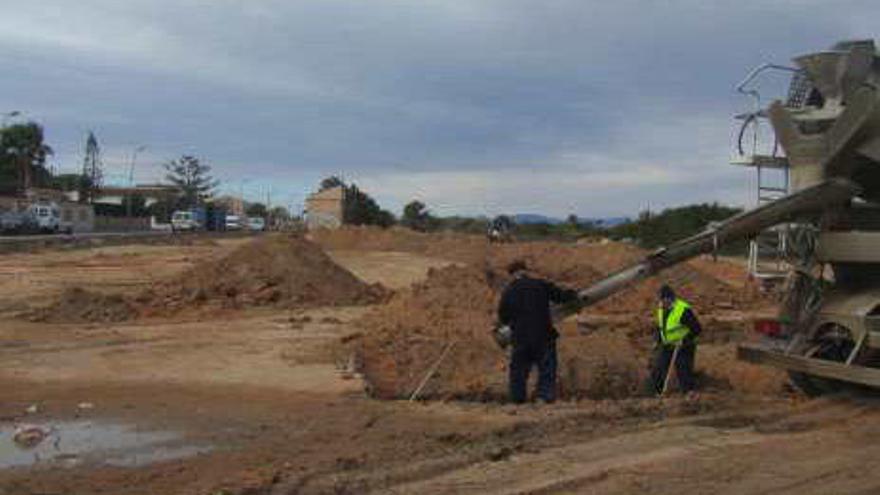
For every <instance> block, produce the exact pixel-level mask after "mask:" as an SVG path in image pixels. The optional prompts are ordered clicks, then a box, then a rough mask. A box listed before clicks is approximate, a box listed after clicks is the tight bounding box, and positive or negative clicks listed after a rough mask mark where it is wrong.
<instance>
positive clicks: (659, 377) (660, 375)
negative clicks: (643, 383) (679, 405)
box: [648, 342, 697, 394]
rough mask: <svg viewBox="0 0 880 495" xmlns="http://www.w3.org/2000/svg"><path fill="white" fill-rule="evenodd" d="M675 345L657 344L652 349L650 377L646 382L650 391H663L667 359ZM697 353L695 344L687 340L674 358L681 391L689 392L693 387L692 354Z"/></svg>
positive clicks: (667, 366)
mask: <svg viewBox="0 0 880 495" xmlns="http://www.w3.org/2000/svg"><path fill="white" fill-rule="evenodd" d="M674 351H675V346H671V345H659V346H657V348H656V349H655V350H654V359H653V365H652V367H651V378H650V383H649V384H648V385H649V387H650V388H651V392H653V393H656V394H659V393H660V392H662V391H663V382H664V381H666V372H667V371H668V370H669V361H670V360H671V359H672V353H673V352H674ZM696 353H697V345H696V344H694V343H692V342H689V343H687V344H682V346H681V349H679V351H678V358H676V360H675V374H676V377H677V378H678V386H679V388H680V389H681V391H682V392H690V391H691V390H693V389H694V387H695V386H696V384H695V383H694V356H695V355H696Z"/></svg>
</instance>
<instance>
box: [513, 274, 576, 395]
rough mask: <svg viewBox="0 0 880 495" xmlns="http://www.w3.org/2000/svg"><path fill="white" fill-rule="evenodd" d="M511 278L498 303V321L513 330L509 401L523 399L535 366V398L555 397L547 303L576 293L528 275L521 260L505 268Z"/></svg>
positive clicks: (562, 300)
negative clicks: (536, 396) (536, 370)
mask: <svg viewBox="0 0 880 495" xmlns="http://www.w3.org/2000/svg"><path fill="white" fill-rule="evenodd" d="M507 271H508V273H509V274H511V275H513V277H514V279H513V281H512V282H510V284H509V285H508V286H507V288H505V290H504V293H503V294H502V296H501V302H500V303H499V305H498V320H499V321H500V322H501V323H502V324H503V325H508V326H509V327H510V329H511V332H512V341H513V349H512V351H511V356H510V369H509V386H510V400H511V401H513V402H516V403H522V402H525V401H526V384H527V382H528V379H529V373H530V372H531V369H532V366H537V367H538V384H537V395H538V398H539V399H540V400H542V401H544V402H553V401H554V400H556V339H557V337H558V336H559V334H558V333H557V332H556V329H555V328H553V320H552V318H551V315H550V303H551V302H552V303H572V302H575V301H576V300H577V292H576V291H573V290H566V289H562V288H560V287H557V286H556V285H554V284H552V283H550V282H548V281H546V280H541V279H538V278H533V277H530V276H529V275H528V274H527V267H526V264H525V262H523V261H514V262H513V263H511V264H510V266H508V267H507Z"/></svg>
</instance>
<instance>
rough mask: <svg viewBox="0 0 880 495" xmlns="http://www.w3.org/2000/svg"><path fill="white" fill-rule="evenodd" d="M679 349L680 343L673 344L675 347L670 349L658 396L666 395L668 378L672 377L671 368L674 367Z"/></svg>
mask: <svg viewBox="0 0 880 495" xmlns="http://www.w3.org/2000/svg"><path fill="white" fill-rule="evenodd" d="M679 349H681V344H675V349H673V350H672V358H671V359H670V360H669V367H668V368H666V379H664V380H663V390H661V391H660V397H663V396H664V395H666V391H667V390H669V380H670V379H671V378H672V370H674V369H675V361H676V360H677V359H678V351H679Z"/></svg>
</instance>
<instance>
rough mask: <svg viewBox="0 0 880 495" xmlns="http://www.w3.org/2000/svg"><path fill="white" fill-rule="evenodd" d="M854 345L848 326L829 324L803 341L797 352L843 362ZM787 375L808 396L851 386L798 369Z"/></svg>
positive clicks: (833, 392) (813, 357) (841, 389)
mask: <svg viewBox="0 0 880 495" xmlns="http://www.w3.org/2000/svg"><path fill="white" fill-rule="evenodd" d="M854 347H855V342H854V341H853V339H852V332H850V330H849V329H848V328H846V327H844V326H842V325H836V324H830V325H827V326H825V327H824V328H822V329H819V331H818V332H817V334H816V337H815V338H814V339H813V340H812V341H811V342H807V343H805V344H804V345H803V346H802V349H799V350H798V351H797V352H798V353H800V354H802V355H803V356H804V357H808V358H812V359H821V360H823V361H833V362H836V363H843V362H846V360H847V358H848V357H849V355H850V353H851V352H852V350H853V348H854ZM788 376H789V378H790V379H791V382H792V384H793V385H794V386H795V387H797V388H798V389H800V390H801V391H803V392H804V393H805V394H807V395H809V396H810V397H817V396H820V395H826V394H835V393H839V392H842V391H844V390H848V389H850V388H852V385H851V384H848V383H846V382H842V381H840V380H833V379H831V378H823V377H818V376H813V375H809V374H806V373H801V372H798V371H789V372H788Z"/></svg>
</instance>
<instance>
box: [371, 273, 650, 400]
mask: <svg viewBox="0 0 880 495" xmlns="http://www.w3.org/2000/svg"><path fill="white" fill-rule="evenodd" d="M574 268H575V267H568V268H566V267H564V266H563V265H560V270H561V271H560V273H563V274H564V273H571V274H575V273H584V272H583V271H578V270H575V269H574ZM569 270H570V271H569ZM506 281H507V280H506V276H505V275H503V274H500V273H498V272H496V271H494V270H493V269H491V268H485V269H482V270H480V269H477V268H475V267H472V266H451V267H447V268H443V269H435V270H431V271H430V272H429V274H428V279H427V280H426V281H425V282H423V283H420V284H417V285H415V286H414V287H413V288H412V289H411V290H410V291H408V292H404V293H400V294H398V295H396V296H395V297H394V298H393V299H392V300H391V301H390V302H389V303H388V304H386V305H385V306H382V307H380V308H377V309H376V310H375V311H373V312H371V313H370V314H368V315H367V316H366V317H365V318H364V319H363V320H362V321H361V324H362V326H363V327H364V329H365V331H364V332H363V337H362V338H361V340H360V342H359V344H358V346H359V348H358V350H359V355H360V361H361V363H362V368H363V369H362V371H363V373H364V376H365V377H366V379H367V382H368V384H369V386H370V388H371V391H372V393H373V395H375V396H377V397H381V398H403V397H409V396H410V394H412V393H413V391H415V390H416V389H417V388H418V387H419V385H420V384H421V383H422V381H423V380H424V379H425V376H426V375H427V373H428V372H429V370H430V369H431V368H432V367H433V366H434V364H435V363H436V362H437V361H439V360H440V358H441V357H442V362H440V363H439V365H438V366H437V372H436V373H435V374H434V375H433V376H432V377H431V378H430V379H429V380H428V381H427V383H426V385H425V387H424V388H423V390H422V392H421V394H420V396H421V397H434V398H461V399H475V400H487V399H497V398H500V397H503V396H504V395H505V393H506V389H505V387H506V359H507V357H506V354H505V353H504V352H502V351H501V350H500V349H499V348H498V347H497V345H496V344H495V342H494V341H493V340H492V338H491V335H490V333H489V330H490V328H491V326H492V323H493V322H494V321H495V307H496V304H497V300H498V295H499V292H498V289H499V288H500V287H503V286H504V284H505V283H506ZM618 330H619V329H618ZM560 333H561V334H562V338H561V340H560V348H559V376H560V383H559V386H560V392H561V394H562V396H563V397H567V398H574V397H589V398H621V397H627V396H631V395H633V394H634V393H635V392H636V391H637V388H638V385H639V383H640V381H641V378H642V377H643V368H644V359H643V357H644V354H645V353H644V351H643V350H641V349H639V344H638V343H637V342H635V341H633V339H632V337H631V336H630V335H629V334H627V333H626V332H624V331H622V330H621V331H615V330H614V329H603V331H597V332H594V333H591V334H588V335H581V334H580V333H579V332H578V330H577V328H576V325H575V322H574V321H573V320H571V319H570V320H568V321H566V322H565V323H564V324H563V325H561V328H560Z"/></svg>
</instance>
